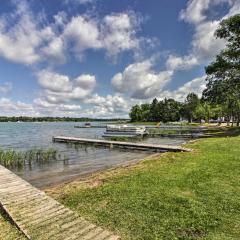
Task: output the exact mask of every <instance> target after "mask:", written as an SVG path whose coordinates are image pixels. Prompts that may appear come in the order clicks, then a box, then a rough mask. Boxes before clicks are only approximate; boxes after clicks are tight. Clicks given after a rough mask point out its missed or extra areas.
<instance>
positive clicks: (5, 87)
mask: <svg viewBox="0 0 240 240" xmlns="http://www.w3.org/2000/svg"><path fill="white" fill-rule="evenodd" d="M11 90H12V83H10V82H6V83H3V84H1V85H0V93H2V94H7V93H9V92H10V91H11Z"/></svg>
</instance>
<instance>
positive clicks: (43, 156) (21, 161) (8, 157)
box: [0, 148, 65, 167]
mask: <svg viewBox="0 0 240 240" xmlns="http://www.w3.org/2000/svg"><path fill="white" fill-rule="evenodd" d="M61 159H63V156H62V154H61V153H59V152H58V151H57V150H56V149H52V148H49V149H31V150H27V151H15V150H3V149H0V164H2V165H3V166H5V167H23V166H25V165H32V164H35V163H37V164H44V163H49V162H51V161H56V160H61ZM64 159H65V156H64Z"/></svg>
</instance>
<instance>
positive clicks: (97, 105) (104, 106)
mask: <svg viewBox="0 0 240 240" xmlns="http://www.w3.org/2000/svg"><path fill="white" fill-rule="evenodd" d="M133 102H134V100H132V99H128V98H125V97H124V96H122V95H119V94H115V95H110V94H108V95H107V96H99V95H98V94H94V95H93V96H91V97H89V98H87V99H86V100H85V101H84V103H87V104H91V105H93V107H92V108H91V109H88V110H87V111H86V113H85V114H88V116H92V117H94V116H98V117H107V118H111V117H128V113H129V111H130V108H131V105H132V103H133Z"/></svg>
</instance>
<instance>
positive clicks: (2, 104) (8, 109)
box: [0, 98, 36, 116]
mask: <svg viewBox="0 0 240 240" xmlns="http://www.w3.org/2000/svg"><path fill="white" fill-rule="evenodd" d="M0 109H1V115H3V116H17V115H18V116H26V115H35V114H36V111H35V109H34V108H33V106H32V104H28V103H23V102H21V101H17V102H14V101H12V100H11V99H9V98H0Z"/></svg>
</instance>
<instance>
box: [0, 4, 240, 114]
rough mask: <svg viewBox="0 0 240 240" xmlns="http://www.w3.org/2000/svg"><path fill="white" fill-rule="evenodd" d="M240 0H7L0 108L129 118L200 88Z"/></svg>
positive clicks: (0, 20)
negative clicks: (221, 30)
mask: <svg viewBox="0 0 240 240" xmlns="http://www.w3.org/2000/svg"><path fill="white" fill-rule="evenodd" d="M239 12H240V1H239V0H181V1H179V0H172V1H169V0H161V1H156V0H148V1H145V0H121V1H116V0H51V1H49V0H42V1H37V0H11V1H9V0H2V1H1V7H0V115H7V116H12V115H28V116H77V117H83V116H88V117H106V118H107V117H126V116H127V115H128V111H129V109H130V108H131V106H132V105H133V104H136V103H144V102H149V101H151V99H153V98H155V97H156V98H158V99H163V98H165V97H168V98H169V97H172V98H175V99H177V100H179V101H184V98H185V97H186V95H187V93H188V92H192V91H193V92H196V93H197V94H199V95H200V94H201V92H202V90H203V89H204V87H205V74H204V66H206V65H207V64H208V63H209V62H210V61H212V60H213V59H214V56H215V55H216V54H217V53H218V52H219V51H220V50H221V49H223V48H224V46H225V42H224V41H223V40H219V39H215V37H214V36H213V33H214V31H215V30H216V28H217V26H218V24H219V22H220V21H221V20H222V19H224V18H226V17H228V16H231V15H234V14H236V13H239Z"/></svg>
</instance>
